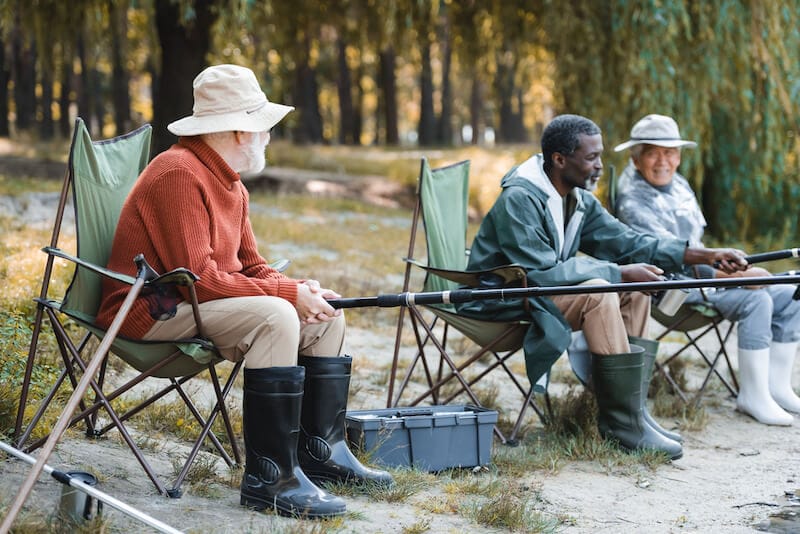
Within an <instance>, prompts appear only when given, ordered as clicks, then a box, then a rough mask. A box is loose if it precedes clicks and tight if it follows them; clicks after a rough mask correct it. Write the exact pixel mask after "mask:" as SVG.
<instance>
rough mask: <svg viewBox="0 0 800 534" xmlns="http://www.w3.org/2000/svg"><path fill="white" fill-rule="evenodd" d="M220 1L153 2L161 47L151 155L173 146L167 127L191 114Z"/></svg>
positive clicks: (157, 0)
mask: <svg viewBox="0 0 800 534" xmlns="http://www.w3.org/2000/svg"><path fill="white" fill-rule="evenodd" d="M223 5H224V2H223V1H221V0H217V1H215V0H193V1H185V2H174V1H172V0H155V24H156V32H157V35H158V41H159V44H160V47H161V54H160V59H161V62H160V63H161V65H160V70H159V76H158V78H157V84H158V85H157V87H156V94H157V95H158V99H154V101H153V151H154V152H156V153H158V152H162V151H164V150H166V149H167V148H169V146H170V145H171V144H172V143H173V142H175V136H173V135H172V134H170V133H169V132H168V131H167V124H169V123H170V122H172V121H174V120H176V119H178V118H180V117H182V116H185V115H190V114H191V113H192V102H193V96H192V80H194V78H195V76H197V74H198V73H199V72H200V71H201V70H203V69H204V68H205V67H206V66H208V64H207V61H206V56H207V55H208V53H209V51H210V49H211V30H212V27H213V25H214V22H215V21H216V20H217V17H218V12H219V8H220V7H222V6H223Z"/></svg>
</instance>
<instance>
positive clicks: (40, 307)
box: [14, 119, 242, 498]
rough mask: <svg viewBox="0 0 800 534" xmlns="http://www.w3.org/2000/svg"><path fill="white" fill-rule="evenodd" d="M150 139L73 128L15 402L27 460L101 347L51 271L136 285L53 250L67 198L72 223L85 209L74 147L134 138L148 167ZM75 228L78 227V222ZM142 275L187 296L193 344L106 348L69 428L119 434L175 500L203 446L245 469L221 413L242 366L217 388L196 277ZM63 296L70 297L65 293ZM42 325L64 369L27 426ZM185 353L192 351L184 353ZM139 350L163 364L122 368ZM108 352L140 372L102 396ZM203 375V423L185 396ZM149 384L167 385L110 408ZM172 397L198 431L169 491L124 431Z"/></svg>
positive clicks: (179, 272) (96, 332) (129, 343)
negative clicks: (206, 396)
mask: <svg viewBox="0 0 800 534" xmlns="http://www.w3.org/2000/svg"><path fill="white" fill-rule="evenodd" d="M150 131H151V127H150V126H149V125H145V126H142V127H140V128H138V129H136V130H134V131H133V132H130V133H128V134H125V135H122V136H118V137H115V138H113V139H109V140H103V141H91V140H90V138H89V135H88V131H87V130H86V128H85V125H84V123H83V121H82V120H81V119H77V120H76V123H75V129H74V133H73V139H72V144H71V147H70V161H69V164H68V167H67V170H66V172H65V176H64V180H63V185H62V190H61V195H60V198H59V203H58V207H57V210H56V220H55V223H54V226H53V232H52V236H51V240H50V245H49V246H47V247H45V248H43V251H44V252H45V253H46V254H47V262H46V264H45V269H44V275H43V280H42V287H41V291H40V293H39V297H38V298H36V299H34V300H35V302H36V304H37V307H36V314H35V320H34V325H33V331H32V335H31V344H30V349H29V352H28V358H27V362H26V366H25V375H24V379H23V385H22V390H21V394H20V401H19V406H18V411H17V417H16V422H15V426H14V442H15V444H16V446H17V448H19V449H22V450H24V451H26V452H30V451H32V450H35V449H37V448H38V447H41V446H42V445H43V444H45V442H46V441H47V440H48V436H49V434H48V436H45V437H42V438H41V439H38V440H35V441H32V442H30V443H29V440H31V436H32V433H33V431H34V429H35V428H36V426H37V425H38V424H39V423H40V421H41V418H42V416H43V415H44V414H45V412H46V411H47V409H48V408H49V407H50V406H51V405H52V404H53V402H54V401H55V400H56V395H57V393H58V391H59V389H60V388H61V387H62V386H63V385H64V383H65V382H66V381H67V380H68V381H69V383H70V384H71V387H72V388H73V390H74V389H75V388H76V386H77V385H78V382H79V379H80V377H81V376H82V375H83V373H84V372H85V371H86V369H87V363H88V362H87V361H86V356H84V353H85V352H86V350H87V347H88V346H89V341H90V340H91V339H92V338H97V339H98V340H102V339H103V335H104V331H103V329H101V328H99V327H97V326H96V325H94V324H93V323H92V320H93V317H90V318H87V317H86V316H83V315H82V314H81V313H72V312H70V311H69V310H67V309H64V308H63V307H62V304H63V303H62V302H61V301H59V300H57V299H52V298H49V292H50V283H51V280H52V277H53V266H54V261H55V259H56V258H61V259H65V260H67V261H69V262H71V263H72V264H74V265H75V271H74V273H73V279H72V282H71V283H70V288H72V285H73V284H74V283H75V280H76V278H77V277H78V273H79V272H80V271H81V269H84V276H85V273H86V272H91V273H93V274H94V275H99V276H104V277H112V278H114V279H116V280H117V281H120V282H124V283H129V284H131V285H133V282H134V278H133V277H130V276H127V275H122V274H120V273H114V272H112V271H109V270H108V269H106V268H105V266H103V265H94V264H92V263H90V262H87V261H85V260H83V259H82V258H80V257H78V256H77V255H72V254H69V253H67V252H64V251H63V250H61V249H59V248H58V243H59V238H60V235H61V225H62V221H63V217H64V213H65V211H66V206H67V203H68V200H69V197H70V193H72V195H73V197H74V200H75V211H76V215H77V213H78V211H79V210H80V209H83V208H82V207H81V206H79V205H78V203H79V198H78V196H77V195H76V194H75V190H74V187H75V172H76V171H75V168H74V159H73V157H74V150H75V149H76V145H78V144H79V143H83V144H84V145H80V146H85V145H86V144H87V143H90V144H91V149H92V150H99V151H102V150H104V147H105V145H110V144H113V143H115V142H117V141H121V140H130V139H132V138H136V137H137V136H138V137H139V139H140V142H141V143H142V146H141V147H140V148H141V150H143V151H146V153H143V154H142V159H143V162H146V159H147V155H148V154H149V140H150ZM145 137H146V139H145ZM87 140H88V141H87ZM93 154H94V153H93ZM143 167H144V163H142V164H141V165H140V168H139V169H138V170H136V169H132V170H130V169H129V170H128V171H127V172H134V171H135V172H136V175H135V176H134V181H133V182H131V183H130V185H131V186H132V184H133V183H134V182H135V177H136V176H138V173H139V172H141V170H142V168H143ZM125 194H127V191H125ZM117 217H118V214H117ZM76 226H78V222H77V217H76ZM79 230H80V229H79V228H76V231H77V232H76V235H77V236H78V239H79V240H80V234H79ZM112 234H113V232H112ZM79 243H80V241H79ZM79 250H80V246H79ZM137 260H139V261H141V262H142V263H143V264H144V265H145V266H146V261H145V259H144V258H139V257H137ZM137 265H138V263H137ZM146 269H149V271H148V272H147V278H146V282H145V285H144V287H145V288H146V287H148V286H149V287H158V286H159V285H161V286H162V287H163V286H164V285H178V286H183V287H186V288H187V289H188V292H189V295H190V300H191V303H192V306H193V308H194V314H195V320H196V322H197V327H198V336H196V337H194V338H189V339H182V340H169V341H163V342H161V341H138V340H129V339H125V338H123V337H122V336H115V337H114V338H113V341H112V342H111V346H110V350H108V351H106V352H105V354H103V355H102V356H100V357H102V363H101V364H100V368H99V369H100V370H99V372H98V373H97V376H96V378H93V379H91V380H90V382H89V383H90V387H91V389H92V391H93V392H94V399H93V400H87V397H84V398H82V399H81V401H80V403H79V410H80V411H79V413H77V414H74V415H72V416H71V419H70V421H69V426H70V427H72V426H74V425H76V424H78V423H80V422H83V423H84V424H85V426H86V436H87V437H99V436H102V435H104V434H106V433H107V432H108V431H109V430H112V429H117V430H118V431H119V433H120V435H121V436H122V438H123V440H124V441H125V443H126V444H127V445H128V447H129V448H130V450H131V452H132V453H133V455H134V456H135V458H136V460H137V461H138V462H139V464H140V465H141V467H142V469H143V470H144V471H145V473H146V474H147V476H148V478H149V479H150V480H151V482H152V483H153V485H154V486H155V488H156V490H157V491H158V492H159V493H160V494H162V495H164V494H165V495H167V496H169V497H174V498H177V497H180V496H181V494H182V490H181V485H182V483H183V481H184V480H185V478H186V476H187V474H188V473H189V469H190V468H191V465H192V463H193V462H194V460H195V459H196V457H197V455H198V454H199V452H200V449H201V447H202V446H203V443H204V441H205V439H206V438H208V439H209V441H210V442H211V444H212V445H213V449H214V450H216V451H217V452H218V453H219V455H220V456H221V457H222V459H223V460H224V461H225V462H226V464H227V465H228V466H231V467H232V466H235V465H238V464H241V462H242V457H241V454H240V452H239V447H238V445H237V442H236V436H235V434H234V432H233V427H232V424H231V421H230V415H229V412H228V409H227V407H226V405H225V400H226V398H227V395H228V393H229V392H230V390H231V388H232V386H233V384H234V381H235V379H236V377H237V375H238V373H239V370H240V368H241V362H238V363H235V364H233V368H232V370H231V372H230V374H229V375H228V378H227V380H225V381H224V383H222V382H221V380H220V377H219V375H218V373H217V370H216V365H217V364H218V363H220V362H221V361H224V360H223V359H222V358H221V356H220V355H219V353H218V352H217V350H216V348H215V347H214V346H213V344H212V343H211V342H209V341H208V340H207V339H205V338H204V337H203V335H202V332H203V329H202V322H201V320H200V315H199V311H198V304H197V296H196V294H195V291H194V282H195V281H196V280H197V277H196V276H195V275H194V274H192V273H191V272H190V271H188V270H186V269H176V270H174V271H171V272H169V273H165V274H163V275H161V276H158V274H157V273H155V272H153V271H152V269H150V268H149V266H146ZM67 291H69V289H68V290H67ZM65 296H66V294H65ZM65 300H66V299H65ZM125 314H127V310H125ZM45 317H47V320H48V323H49V324H50V325H51V328H52V330H53V334H54V336H55V339H56V342H57V344H58V348H59V353H60V356H61V361H62V363H63V369H62V370H61V373H60V375H59V376H58V378H57V380H56V381H55V382H54V384H53V386H52V388H51V390H50V391H49V393H48V394H47V395H46V396H45V397H44V399H43V400H42V401H41V404H40V405H39V407H38V409H37V410H36V412H35V414H34V415H33V417H32V418H31V419H30V421H28V422H27V424H26V423H25V412H26V407H27V405H28V400H29V399H28V396H29V393H30V384H31V379H32V375H33V369H34V366H35V362H36V358H37V349H38V345H39V337H40V334H41V331H42V328H43V320H44V318H45ZM62 318H64V319H66V320H67V321H69V322H72V323H74V324H76V325H77V326H79V327H80V329H81V330H82V331H83V333H82V334H80V335H79V339H78V340H77V341H76V340H73V337H72V336H71V334H70V328H68V327H67V326H66V322H67V321H63V322H62ZM73 335H74V334H73ZM102 345H103V344H102V343H101V347H102ZM187 348H188V349H189V350H187ZM136 350H142V351H147V350H150V351H158V353H163V357H162V358H160V361H157V362H156V363H154V364H153V365H150V366H149V367H148V368H144V369H138V368H137V366H139V364H140V362H136V361H134V362H133V363H131V361H129V360H126V358H125V354H129V353H130V352H131V351H136ZM184 351H186V352H184ZM192 351H195V352H198V353H202V354H204V355H206V359H207V362H205V363H201V362H199V361H195V359H193V358H191V357H190V356H188V355H187V352H188V353H191V352H192ZM112 352H113V353H116V355H117V356H119V357H121V358H122V359H123V360H124V361H126V363H128V364H130V365H131V366H133V367H134V368H137V370H138V371H139V374H138V375H137V376H135V377H133V378H132V379H130V380H128V381H127V382H125V383H124V384H122V385H119V386H118V387H116V388H114V389H113V391H110V392H107V391H105V388H107V387H110V384H108V382H107V380H106V378H107V367H108V363H109V355H110V354H111V353H112ZM203 371H208V373H209V375H210V378H211V383H212V386H213V390H214V395H215V404H214V406H213V407H212V408H211V410H210V411H208V413H206V414H205V415H203V414H202V413H201V410H200V409H198V407H197V406H196V405H195V403H194V402H193V401H192V399H191V397H190V395H189V394H188V393H187V391H186V390H185V388H184V385H185V384H186V383H187V382H188V381H189V380H191V379H192V378H194V377H196V376H197V375H199V374H200V373H202V372H203ZM152 377H157V378H166V379H167V381H168V383H167V384H166V385H165V386H164V387H162V388H161V389H159V390H158V391H156V392H155V393H151V394H149V396H147V398H145V399H144V400H142V401H141V402H140V403H139V404H138V405H137V406H134V407H132V408H130V409H128V410H125V411H124V412H123V413H119V412H118V411H117V410H116V409H115V408H114V407H113V406H112V405H111V403H112V401H114V400H115V399H118V398H120V397H121V396H122V395H123V394H125V393H127V392H129V391H130V390H131V389H132V388H134V387H135V386H137V385H138V384H140V383H141V382H143V381H144V380H146V379H148V378H152ZM172 392H175V393H176V394H177V395H178V396H179V397H180V398H181V399H182V400H183V402H184V404H185V405H186V407H187V408H188V410H189V411H190V412H191V414H192V416H193V417H194V418H195V420H196V421H197V422H198V424H199V425H200V426H201V428H202V429H201V431H200V433H199V435H198V437H197V439H196V440H195V442H194V444H193V446H192V449H191V451H190V453H189V455H188V456H187V459H186V461H185V462H184V464H183V467H182V468H181V470H180V473H179V474H178V476H177V477H176V479H175V481H174V482H173V484H172V486H171V487H169V488H168V487H167V486H166V485H165V484H164V483H163V482H162V481H161V480H160V478H159V477H158V475H157V474H156V473H155V471H154V469H153V468H152V467H151V465H150V463H149V462H148V460H147V459H146V457H145V455H144V454H143V453H142V451H141V450H140V448H139V447H138V446H137V445H136V443H135V442H134V440H133V437H132V436H131V434H130V432H129V431H128V429H127V428H126V427H125V424H124V423H125V422H126V421H127V420H129V419H130V418H131V417H133V416H134V415H136V414H138V413H139V412H141V411H142V410H144V409H145V408H147V407H148V406H150V405H152V404H153V403H155V402H156V401H158V400H160V399H162V398H163V397H164V396H165V395H167V394H169V393H172ZM101 410H102V411H103V412H104V413H105V414H107V416H108V417H109V419H110V422H108V423H107V424H105V425H101V424H100V423H99V421H98V415H99V413H100V411H101ZM218 416H221V417H222V420H223V424H224V427H225V433H226V436H227V438H228V441H229V447H230V449H231V453H230V454H229V453H228V452H227V451H226V449H225V447H224V446H223V444H222V442H221V441H220V439H219V438H218V437H217V436H216V435H215V433H214V431H212V428H211V427H212V425H213V423H214V422H215V420H216V418H217V417H218Z"/></svg>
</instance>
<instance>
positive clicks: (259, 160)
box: [239, 135, 267, 174]
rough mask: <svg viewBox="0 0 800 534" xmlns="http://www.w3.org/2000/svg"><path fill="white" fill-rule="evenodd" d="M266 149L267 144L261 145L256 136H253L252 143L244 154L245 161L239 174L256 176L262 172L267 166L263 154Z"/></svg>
mask: <svg viewBox="0 0 800 534" xmlns="http://www.w3.org/2000/svg"><path fill="white" fill-rule="evenodd" d="M266 148H267V144H266V143H264V144H262V143H261V142H260V140H259V136H258V135H255V136H253V142H252V143H250V145H249V146H248V147H247V150H246V151H245V153H244V158H245V161H244V162H243V164H242V167H243V168H242V169H240V170H239V174H257V173H259V172H261V171H263V170H264V167H265V166H266V165H267V157H266V155H265V152H264V151H265V150H266Z"/></svg>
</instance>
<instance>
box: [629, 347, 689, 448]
mask: <svg viewBox="0 0 800 534" xmlns="http://www.w3.org/2000/svg"><path fill="white" fill-rule="evenodd" d="M628 341H629V342H630V343H631V344H632V345H639V346H640V347H642V348H643V349H644V365H643V366H642V415H643V416H644V420H645V422H647V424H648V425H650V426H651V427H653V428H654V429H655V430H656V431H658V432H659V433H661V434H663V435H664V436H666V437H668V438H669V439H671V440H673V441H677V442H678V443H683V436H681V435H680V434H678V433H677V432H670V431H669V430H667V429H666V428H664V427H662V426H661V425H659V424H658V421H656V420H655V419H654V418H653V416H652V415H650V410H648V409H647V391H648V390H649V389H650V381H651V380H652V379H653V367H654V366H655V364H656V355H657V354H658V341H655V340H652V339H644V338H641V337H636V336H629V337H628Z"/></svg>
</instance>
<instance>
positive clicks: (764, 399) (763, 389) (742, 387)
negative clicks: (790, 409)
mask: <svg viewBox="0 0 800 534" xmlns="http://www.w3.org/2000/svg"><path fill="white" fill-rule="evenodd" d="M769 359H770V358H769V349H759V350H747V349H743V348H741V347H740V348H739V396H738V397H737V398H736V409H737V410H739V411H740V412H744V413H746V414H748V415H750V416H752V417H753V418H754V419H755V420H756V421H758V422H759V423H764V424H765V425H782V426H787V425H791V424H792V420H793V419H794V418H793V417H792V416H791V414H789V413H787V412H785V411H784V410H783V408H781V407H780V406H778V403H777V402H775V401H774V400H773V399H772V396H771V395H770V393H769V374H770V373H769V368H770V363H769Z"/></svg>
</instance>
